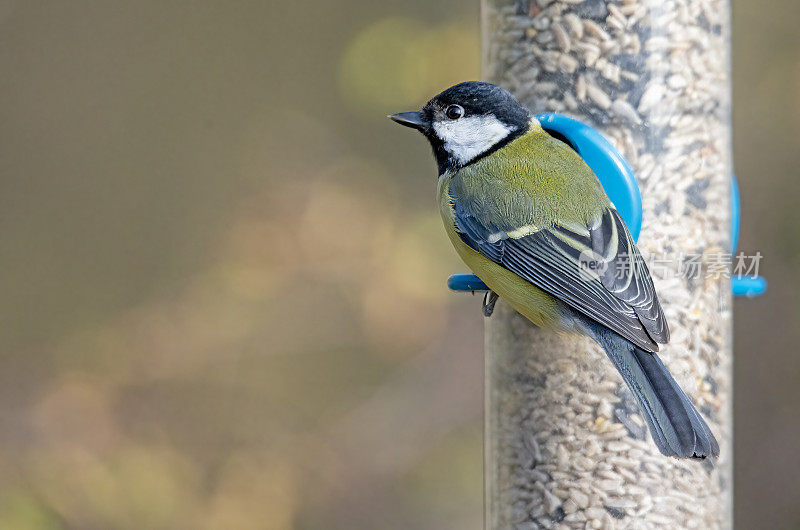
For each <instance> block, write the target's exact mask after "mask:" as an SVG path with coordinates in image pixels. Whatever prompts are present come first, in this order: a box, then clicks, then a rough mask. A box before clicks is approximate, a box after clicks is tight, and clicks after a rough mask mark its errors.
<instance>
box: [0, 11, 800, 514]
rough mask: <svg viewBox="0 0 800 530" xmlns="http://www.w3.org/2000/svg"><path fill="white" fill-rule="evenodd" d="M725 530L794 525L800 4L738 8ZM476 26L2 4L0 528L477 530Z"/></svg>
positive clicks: (443, 19) (441, 20) (417, 17)
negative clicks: (738, 254) (417, 115)
mask: <svg viewBox="0 0 800 530" xmlns="http://www.w3.org/2000/svg"><path fill="white" fill-rule="evenodd" d="M733 13H734V41H733V52H734V55H733V67H734V71H733V79H734V101H735V105H734V135H735V139H734V140H735V156H736V169H737V173H738V176H739V182H740V186H741V191H742V197H743V224H742V234H741V240H740V245H739V246H740V248H741V249H742V250H745V251H755V250H760V251H761V252H762V253H763V254H764V255H765V258H764V260H763V262H762V268H761V272H762V274H764V275H765V276H766V277H767V278H768V279H769V281H770V290H769V292H768V294H767V295H766V296H764V297H761V298H758V299H754V300H741V299H740V300H737V302H736V327H735V330H736V336H735V341H736V342H735V345H736V349H735V352H736V453H737V459H736V463H737V467H736V517H737V522H738V526H739V527H740V528H796V527H798V525H800V504H798V503H797V498H798V495H799V494H800V488H799V487H798V483H797V477H798V476H800V460H799V459H798V457H797V455H796V446H797V439H798V437H800V415H799V414H798V413H797V410H796V409H797V403H798V400H799V399H800V352H798V347H797V345H798V343H800V331H799V330H800V326H798V325H797V324H798V321H799V320H800V303H799V302H798V296H797V294H798V289H799V288H800V275H798V272H799V271H798V269H799V268H800V209H798V206H797V205H798V203H800V183H799V182H798V167H800V145H799V143H798V137H800V136H799V134H798V133H800V34H798V32H797V27H799V26H800V9H798V6H797V3H796V1H795V0H774V1H772V2H769V3H759V2H749V1H747V0H734V1H733ZM479 58H480V43H479V13H478V2H477V1H473V2H463V1H456V0H442V1H439V2H436V3H432V2H428V1H426V0H405V1H402V2H401V1H399V0H393V1H384V2H367V1H364V0H349V1H346V2H314V3H311V2H280V3H278V2H257V1H251V2H245V1H235V2H222V1H209V2H192V1H187V0H179V1H172V2H161V1H156V0H145V1H138V2H83V1H77V2H53V1H45V0H29V1H25V2H21V1H16V0H0V70H2V72H3V73H4V75H3V76H2V77H0V101H2V104H0V123H1V124H2V125H0V260H1V261H0V266H2V275H0V292H1V293H2V296H1V297H0V348H2V356H1V357H0V528H3V529H5V528H13V529H17V528H19V529H50V528H53V529H59V528H64V529H67V528H78V529H106V528H108V529H117V528H120V529H126V528H131V529H133V528H137V529H139V528H148V529H160V528H170V529H171V528H209V529H211V528H214V529H216V528H225V529H249V528H253V529H256V528H258V529H265V528H266V529H334V530H335V529H354V528H358V529H360V528H365V529H367V528H381V529H389V530H391V529H401V528H402V529H408V528H414V529H469V528H474V529H478V528H481V513H482V456H481V450H482V449H481V444H482V434H481V414H482V363H483V360H482V327H483V323H482V318H481V316H480V312H479V304H480V302H479V300H478V298H477V297H476V298H473V297H471V296H468V295H465V296H457V295H454V294H450V293H449V292H448V291H447V290H446V289H445V286H444V281H445V279H446V277H447V276H448V275H449V274H450V273H452V272H457V271H462V270H463V269H464V267H463V266H462V265H460V263H459V261H458V259H457V257H456V256H455V254H454V252H453V251H452V250H451V247H450V245H449V243H448V242H447V241H446V239H445V236H444V233H443V230H442V229H441V226H440V220H439V218H438V213H437V211H436V207H435V204H434V192H435V168H434V166H433V162H432V160H431V158H430V155H429V152H428V147H427V146H426V145H425V144H424V141H423V140H422V139H421V138H419V137H417V136H416V135H413V134H409V133H408V131H406V130H402V129H400V128H398V127H397V126H394V125H392V124H391V123H390V122H389V121H388V120H386V118H385V115H386V114H387V113H389V112H395V111H402V110H408V109H411V108H416V107H418V106H419V105H421V104H422V103H424V101H425V100H426V99H427V98H428V97H429V96H431V95H432V94H434V93H436V92H438V91H440V90H442V89H443V88H446V87H447V86H449V85H450V84H452V83H455V82H457V81H461V80H465V79H475V78H478V77H479V75H480V71H479Z"/></svg>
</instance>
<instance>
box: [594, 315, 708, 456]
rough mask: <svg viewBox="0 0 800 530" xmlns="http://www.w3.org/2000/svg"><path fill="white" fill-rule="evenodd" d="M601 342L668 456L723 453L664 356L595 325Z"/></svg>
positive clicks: (662, 449)
mask: <svg viewBox="0 0 800 530" xmlns="http://www.w3.org/2000/svg"><path fill="white" fill-rule="evenodd" d="M593 327H594V330H593V331H594V332H595V338H596V340H597V342H599V343H600V345H601V346H603V349H604V350H605V351H606V354H607V355H608V357H609V359H611V362H613V363H614V366H615V367H616V369H617V370H618V371H619V373H620V374H621V375H622V378H623V379H624V380H625V383H627V385H628V388H630V389H631V392H632V393H633V395H634V396H635V397H636V401H637V402H638V403H639V407H640V408H641V409H642V415H643V416H644V418H645V420H647V425H648V426H649V427H650V433H651V434H652V436H653V441H654V442H655V443H656V445H657V446H658V449H659V450H660V451H661V452H662V453H663V454H665V455H667V456H676V457H680V458H701V459H702V458H706V457H708V456H713V457H717V456H719V444H718V443H717V440H716V438H714V435H713V434H712V433H711V429H709V428H708V425H706V422H705V421H704V420H703V418H702V417H701V416H700V413H699V412H697V409H696V408H695V407H694V405H693V404H692V402H691V400H690V399H689V397H688V396H687V395H686V394H684V393H683V390H681V388H680V387H679V386H678V383H676V382H675V379H673V378H672V375H670V373H669V371H668V370H667V368H666V366H664V363H662V362H661V359H659V358H658V356H657V355H656V354H654V353H650V352H646V351H644V350H642V349H640V348H637V347H636V346H634V345H633V344H631V343H630V342H628V341H626V340H625V339H623V338H622V337H620V336H619V335H617V334H616V333H614V332H613V331H610V330H608V329H605V328H602V329H598V328H599V326H593Z"/></svg>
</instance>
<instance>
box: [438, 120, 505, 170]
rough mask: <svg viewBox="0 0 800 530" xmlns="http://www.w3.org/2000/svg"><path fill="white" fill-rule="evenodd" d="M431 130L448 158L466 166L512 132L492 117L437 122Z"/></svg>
mask: <svg viewBox="0 0 800 530" xmlns="http://www.w3.org/2000/svg"><path fill="white" fill-rule="evenodd" d="M433 130H434V131H435V132H436V136H438V137H439V139H440V140H441V141H442V143H443V144H444V148H445V149H446V150H447V152H448V153H450V156H452V157H453V158H454V159H456V160H457V161H458V162H459V163H460V164H466V163H468V162H470V161H471V160H472V159H473V158H475V157H476V156H478V155H479V154H481V153H483V152H484V151H487V150H489V149H491V148H492V147H493V146H494V145H495V144H496V143H497V142H499V141H501V140H503V139H504V138H505V137H506V136H508V135H509V134H510V133H511V131H512V129H511V128H509V127H508V126H507V125H504V124H503V122H501V121H500V120H498V119H497V118H495V117H494V116H469V117H466V118H461V119H458V120H447V121H437V122H435V123H434V124H433Z"/></svg>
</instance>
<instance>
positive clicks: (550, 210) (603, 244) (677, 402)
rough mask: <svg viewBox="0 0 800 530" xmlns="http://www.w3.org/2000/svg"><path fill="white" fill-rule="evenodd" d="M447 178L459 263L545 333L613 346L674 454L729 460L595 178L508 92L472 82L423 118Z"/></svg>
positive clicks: (654, 429) (447, 206)
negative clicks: (692, 394)
mask: <svg viewBox="0 0 800 530" xmlns="http://www.w3.org/2000/svg"><path fill="white" fill-rule="evenodd" d="M389 117H390V118H391V119H392V120H394V121H395V122H397V123H399V124H401V125H405V126H407V127H411V128H413V129H416V130H418V131H420V132H421V133H422V134H423V135H425V137H426V138H427V139H428V141H429V142H430V144H431V146H432V147H433V154H434V156H435V157H436V163H437V165H438V168H439V186H438V203H439V209H440V211H441V215H442V219H443V221H444V226H445V230H446V231H447V234H448V236H449V237H450V240H451V242H452V243H453V245H454V246H455V248H456V251H457V252H458V254H459V256H461V258H462V259H463V260H464V262H465V263H466V264H467V266H469V268H470V269H472V271H473V272H474V273H475V274H476V275H477V276H478V277H480V279H481V280H483V281H484V283H486V285H488V286H489V288H490V289H491V293H489V296H488V297H487V298H485V299H484V304H483V309H484V314H486V315H490V314H491V312H492V309H493V307H494V302H495V301H496V299H497V296H499V297H500V298H502V299H503V300H505V301H506V302H507V303H508V304H510V305H511V307H513V308H514V309H515V310H516V311H518V312H519V313H521V314H522V315H524V316H525V317H527V318H528V319H529V320H530V321H531V322H533V323H534V324H535V325H537V326H540V327H543V328H551V329H556V330H559V331H563V332H572V333H582V334H585V335H587V336H589V337H591V338H592V339H594V340H595V341H596V342H597V343H598V344H600V346H602V347H603V349H604V350H605V352H606V354H607V355H608V357H609V359H610V360H611V362H612V363H613V364H614V366H615V367H616V369H617V370H618V371H619V373H620V375H621V376H622V378H623V379H624V380H625V383H627V385H628V387H629V388H630V390H631V392H632V393H633V395H634V396H635V397H636V400H637V402H638V404H639V407H640V408H641V410H642V414H643V416H644V418H645V419H646V421H647V424H648V426H649V428H650V433H651V434H652V437H653V441H654V442H655V443H656V445H657V446H658V448H659V450H660V451H661V452H662V453H663V454H665V455H668V456H674V457H685V458H706V457H708V456H714V457H716V456H718V455H719V445H718V443H717V440H716V439H715V438H714V435H713V434H712V433H711V430H710V429H709V428H708V425H707V424H706V422H705V421H704V420H703V418H702V417H701V416H700V414H699V413H698V411H697V409H695V407H694V405H692V402H691V400H690V399H689V398H688V397H687V396H686V394H684V392H683V391H682V390H681V389H680V387H679V386H678V384H677V383H676V382H675V380H674V379H673V378H672V376H671V375H670V373H669V371H667V368H666V367H665V366H664V363H662V362H661V359H659V358H658V356H657V355H656V352H657V351H658V344H665V343H666V342H667V341H668V340H669V329H668V327H667V321H666V319H665V318H664V311H663V310H662V308H661V304H660V303H659V301H658V296H657V295H656V292H655V289H654V287H653V281H652V279H651V278H650V273H649V271H648V269H647V265H646V264H645V262H644V260H643V259H642V257H641V255H640V254H639V250H638V249H637V248H636V244H635V243H634V241H633V239H632V238H631V235H630V233H629V232H628V228H627V227H626V226H625V223H624V222H623V220H622V218H621V217H620V215H619V213H618V212H617V211H616V209H615V208H614V205H613V204H612V203H611V201H610V200H609V199H608V196H607V195H606V193H605V191H604V190H603V187H602V185H601V184H600V181H599V180H598V179H597V176H596V175H595V174H594V173H593V172H592V170H591V169H590V168H589V166H587V165H586V163H585V162H584V161H583V159H582V158H581V157H580V156H579V155H578V154H577V153H576V152H575V151H574V150H573V149H571V148H570V146H569V145H568V144H567V143H565V142H564V141H562V140H561V139H559V138H555V137H553V136H551V135H550V134H548V133H547V132H546V131H545V130H544V129H542V127H541V125H540V124H539V122H538V121H537V120H536V118H534V117H533V116H532V114H531V112H530V111H529V110H528V109H526V108H525V107H523V106H522V105H520V104H519V102H517V100H516V99H514V97H513V96H512V95H511V94H510V93H509V92H508V91H506V90H504V89H502V88H500V87H498V86H495V85H493V84H490V83H482V82H475V81H471V82H466V83H460V84H458V85H455V86H453V87H451V88H448V89H447V90H445V91H444V92H442V93H441V94H439V95H437V96H436V97H434V98H433V99H431V100H430V101H429V102H428V103H427V104H426V105H425V106H424V107H423V108H422V110H420V111H414V112H401V113H399V114H393V115H391V116H389Z"/></svg>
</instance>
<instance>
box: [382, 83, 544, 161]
mask: <svg viewBox="0 0 800 530" xmlns="http://www.w3.org/2000/svg"><path fill="white" fill-rule="evenodd" d="M389 117H390V118H391V119H393V120H394V121H396V122H397V123H399V124H401V125H405V126H407V127H412V128H414V129H417V130H419V131H420V132H422V134H424V135H425V136H426V137H427V138H428V141H430V143H431V146H432V147H433V153H434V155H435V156H436V163H437V164H438V165H439V174H442V173H444V172H445V171H447V170H448V169H458V168H460V167H464V166H466V165H467V164H471V163H472V162H474V161H476V160H478V159H480V158H483V157H484V156H486V155H488V154H490V153H493V152H494V151H496V150H497V149H499V148H500V147H502V146H504V145H506V144H507V143H508V142H510V141H511V140H513V139H514V138H517V137H518V136H520V135H522V134H524V133H525V131H527V130H528V127H529V123H530V118H531V115H530V112H529V111H528V109H526V108H525V107H523V106H522V105H520V104H519V102H518V101H517V100H516V99H514V96H512V95H511V94H510V93H509V92H508V91H507V90H505V89H503V88H500V87H499V86H496V85H493V84H491V83H482V82H479V81H467V82H466V83H459V84H457V85H455V86H452V87H450V88H448V89H447V90H445V91H444V92H442V93H441V94H439V95H437V96H436V97H434V98H433V99H431V100H430V101H429V102H428V103H427V104H426V105H425V106H424V107H423V108H422V110H420V111H414V112H401V113H399V114H393V115H391V116H389Z"/></svg>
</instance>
